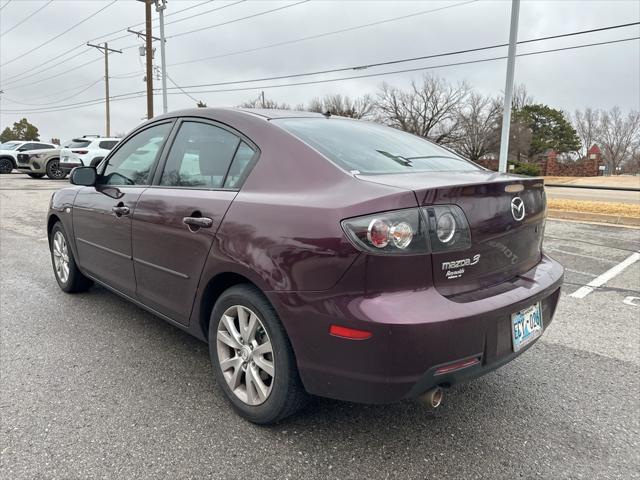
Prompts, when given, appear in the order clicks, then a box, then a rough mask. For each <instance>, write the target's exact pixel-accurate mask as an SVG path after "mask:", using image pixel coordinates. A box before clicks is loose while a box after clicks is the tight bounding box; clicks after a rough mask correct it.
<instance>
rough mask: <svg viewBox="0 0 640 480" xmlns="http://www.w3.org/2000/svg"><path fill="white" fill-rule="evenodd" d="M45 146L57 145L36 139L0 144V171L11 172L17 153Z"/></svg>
mask: <svg viewBox="0 0 640 480" xmlns="http://www.w3.org/2000/svg"><path fill="white" fill-rule="evenodd" d="M47 148H57V145H54V144H52V143H43V142H36V141H30V142H25V141H22V140H15V141H11V142H7V143H2V144H0V173H11V170H13V169H14V168H17V165H18V163H17V155H18V153H19V152H24V151H27V150H44V149H47Z"/></svg>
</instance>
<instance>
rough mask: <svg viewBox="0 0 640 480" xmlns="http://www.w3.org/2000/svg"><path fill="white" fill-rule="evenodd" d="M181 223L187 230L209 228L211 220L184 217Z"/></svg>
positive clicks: (211, 223)
mask: <svg viewBox="0 0 640 480" xmlns="http://www.w3.org/2000/svg"><path fill="white" fill-rule="evenodd" d="M182 223H184V224H185V225H187V226H188V227H189V229H198V228H211V227H212V226H213V219H212V218H209V217H184V218H183V219H182Z"/></svg>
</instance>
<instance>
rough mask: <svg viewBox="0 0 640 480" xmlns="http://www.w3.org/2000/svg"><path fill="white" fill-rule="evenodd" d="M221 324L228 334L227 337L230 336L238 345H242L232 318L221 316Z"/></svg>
mask: <svg viewBox="0 0 640 480" xmlns="http://www.w3.org/2000/svg"><path fill="white" fill-rule="evenodd" d="M222 323H223V324H224V326H225V328H226V329H227V332H228V333H229V335H231V336H232V337H233V339H234V340H235V341H236V342H237V343H238V344H239V345H242V342H241V336H240V332H238V329H237V328H236V325H235V322H234V318H233V317H230V316H229V315H223V316H222Z"/></svg>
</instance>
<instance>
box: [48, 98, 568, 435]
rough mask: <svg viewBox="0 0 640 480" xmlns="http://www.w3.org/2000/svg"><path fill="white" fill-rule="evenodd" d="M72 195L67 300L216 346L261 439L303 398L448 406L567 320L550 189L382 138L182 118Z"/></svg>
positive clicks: (261, 120) (61, 207)
mask: <svg viewBox="0 0 640 480" xmlns="http://www.w3.org/2000/svg"><path fill="white" fill-rule="evenodd" d="M70 179H71V183H72V184H73V185H74V186H71V187H69V188H64V189H62V190H60V191H58V192H56V193H55V194H54V195H53V197H52V199H51V205H50V210H49V216H48V235H49V244H50V248H51V257H52V261H53V266H54V271H55V275H56V279H57V281H58V284H59V285H60V287H61V288H62V290H64V291H65V292H80V291H83V290H86V289H87V288H89V287H90V286H91V285H92V283H93V282H96V283H98V284H100V285H102V286H104V287H106V288H108V289H110V290H112V291H114V292H116V293H118V294H119V295H122V296H123V297H125V298H127V299H128V300H130V301H132V302H133V303H135V304H137V305H139V306H141V307H143V308H145V309H147V310H148V311H150V312H152V313H154V314H156V315H157V316H159V317H161V318H163V319H164V320H166V321H168V322H170V323H171V324H173V325H176V326H177V327H180V328H182V329H184V330H186V331H187V332H189V333H191V334H192V335H194V336H196V337H198V338H200V339H202V340H204V341H207V342H208V343H209V351H210V354H211V361H212V364H213V370H214V372H215V376H216V378H217V383H218V385H219V386H220V388H222V390H223V391H224V393H225V394H226V396H227V397H228V399H229V400H230V402H231V404H232V405H233V406H234V407H235V409H236V410H237V411H238V412H239V413H240V414H241V415H242V416H243V417H245V418H247V419H249V420H251V421H253V422H256V423H271V422H275V421H278V420H280V419H282V418H284V417H286V416H288V415H290V414H292V413H294V412H295V411H296V410H297V409H299V408H300V407H301V406H302V405H303V404H304V401H305V399H306V398H307V397H308V394H313V395H320V396H325V397H331V398H336V399H341V400H347V401H354V402H366V403H384V402H395V401H399V400H402V399H407V398H416V397H426V398H427V399H428V400H429V401H430V402H431V403H432V405H433V406H436V405H437V404H438V403H439V402H440V398H441V390H440V389H441V388H442V387H448V386H451V385H453V384H455V383H457V382H460V381H463V380H467V379H471V378H475V377H478V376H480V375H483V374H485V373H487V372H489V371H491V370H492V369H495V368H497V367H499V366H501V365H503V364H505V363H506V362H509V361H510V360H512V359H513V358H515V357H516V356H517V355H519V354H520V353H522V352H523V351H525V350H526V349H527V348H528V347H530V346H531V345H532V343H533V342H535V340H536V339H538V338H539V337H540V335H541V334H542V332H543V330H544V329H545V328H546V327H547V326H548V325H549V323H550V322H551V319H552V317H553V314H554V311H555V309H556V306H557V303H558V298H559V294H560V284H561V282H562V277H563V269H562V267H561V266H560V265H559V264H558V263H557V262H555V261H554V260H552V259H550V258H549V257H547V256H545V255H544V253H543V251H542V238H543V232H544V226H545V193H544V186H543V182H542V180H541V179H539V178H526V177H520V176H514V175H504V174H498V173H494V172H491V171H488V170H485V169H483V168H481V167H479V166H477V165H476V164H474V163H471V162H469V161H467V160H465V159H463V158H461V157H459V156H458V155H456V154H454V153H452V152H451V151H449V150H446V149H444V148H442V147H439V146H437V145H434V144H432V143H430V142H428V141H426V140H424V139H422V138H419V137H416V136H413V135H410V134H407V133H404V132H401V131H398V130H395V129H392V128H388V127H384V126H381V125H377V124H373V123H368V122H363V121H357V120H350V119H345V118H338V117H332V116H331V115H329V114H327V115H320V114H310V113H302V112H289V111H273V110H266V111H260V110H256V111H247V110H235V109H193V110H184V111H179V112H175V113H171V114H166V115H162V116H159V117H157V118H154V119H152V120H150V121H148V122H146V123H145V124H143V125H141V126H140V127H138V128H137V129H136V130H134V131H133V132H131V133H130V134H129V135H128V136H127V137H126V138H125V139H124V140H122V141H121V142H120V143H119V144H118V145H117V146H116V147H115V148H114V149H113V150H112V151H111V153H110V154H109V155H108V156H107V157H106V158H105V159H104V160H103V161H102V162H101V163H100V164H99V165H98V166H97V167H80V168H76V169H75V170H73V172H72V174H71V178H70ZM522 381H523V382H525V381H526V379H524V378H523V379H522Z"/></svg>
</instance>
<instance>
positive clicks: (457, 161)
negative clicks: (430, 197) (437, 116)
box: [272, 118, 480, 174]
mask: <svg viewBox="0 0 640 480" xmlns="http://www.w3.org/2000/svg"><path fill="white" fill-rule="evenodd" d="M272 122H274V123H275V124H277V125H278V126H280V127H282V128H284V129H285V130H287V131H288V132H290V133H292V134H293V135H295V136H296V137H298V138H299V139H300V140H302V141H303V142H304V143H306V144H308V145H309V146H311V147H313V148H315V149H316V150H318V151H319V152H320V153H322V154H323V155H324V156H326V157H327V158H328V159H330V160H331V161H333V162H334V163H336V164H337V165H338V166H340V167H342V168H344V169H345V170H347V171H357V172H358V173H362V174H381V173H411V172H446V171H459V170H479V169H480V168H479V167H477V166H476V165H474V164H473V163H471V162H469V161H468V160H465V159H464V158H462V157H458V156H457V155H456V154H454V153H452V152H450V151H448V150H446V149H444V148H442V147H439V146H438V145H435V144H433V143H431V142H429V141H427V140H425V139H423V138H420V137H417V136H415V135H411V134H409V133H406V132H402V131H400V130H396V129H395V128H390V127H385V126H383V125H378V124H375V123H369V122H363V121H358V120H345V119H338V118H332V119H327V118H281V119H274V120H272Z"/></svg>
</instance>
